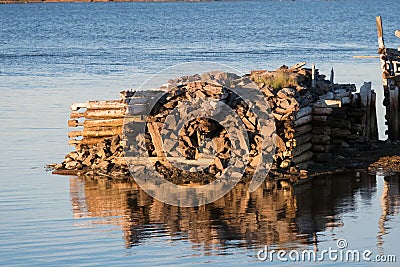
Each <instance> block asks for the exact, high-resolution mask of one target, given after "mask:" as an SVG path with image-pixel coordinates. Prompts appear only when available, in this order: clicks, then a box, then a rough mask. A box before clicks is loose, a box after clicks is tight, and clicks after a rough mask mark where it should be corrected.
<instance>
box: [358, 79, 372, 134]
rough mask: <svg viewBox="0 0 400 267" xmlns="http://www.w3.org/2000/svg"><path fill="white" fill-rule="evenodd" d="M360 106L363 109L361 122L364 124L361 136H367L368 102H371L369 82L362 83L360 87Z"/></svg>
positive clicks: (368, 123) (368, 130)
mask: <svg viewBox="0 0 400 267" xmlns="http://www.w3.org/2000/svg"><path fill="white" fill-rule="evenodd" d="M360 97H361V108H362V109H364V110H365V115H364V116H363V117H362V124H364V125H365V128H364V131H363V133H362V136H365V137H367V138H368V137H369V132H370V121H369V119H370V103H371V82H368V83H364V84H363V85H362V86H361V88H360Z"/></svg>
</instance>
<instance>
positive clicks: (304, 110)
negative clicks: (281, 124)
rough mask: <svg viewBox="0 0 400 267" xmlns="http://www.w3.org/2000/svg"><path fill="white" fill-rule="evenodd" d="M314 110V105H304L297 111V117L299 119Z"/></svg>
mask: <svg viewBox="0 0 400 267" xmlns="http://www.w3.org/2000/svg"><path fill="white" fill-rule="evenodd" d="M312 112H313V108H312V107H310V106H309V107H304V108H302V109H300V110H299V111H297V113H296V116H295V119H296V120H298V119H299V118H301V117H304V116H308V115H310V114H311V113H312Z"/></svg>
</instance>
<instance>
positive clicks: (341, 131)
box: [331, 128, 351, 139]
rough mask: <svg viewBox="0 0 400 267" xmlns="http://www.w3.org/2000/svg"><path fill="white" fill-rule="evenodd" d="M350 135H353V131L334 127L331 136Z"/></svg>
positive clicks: (344, 136) (343, 136)
mask: <svg viewBox="0 0 400 267" xmlns="http://www.w3.org/2000/svg"><path fill="white" fill-rule="evenodd" d="M349 135H351V132H350V131H349V130H344V129H341V128H332V130H331V137H333V138H344V139H346V138H347V137H348V136H349Z"/></svg>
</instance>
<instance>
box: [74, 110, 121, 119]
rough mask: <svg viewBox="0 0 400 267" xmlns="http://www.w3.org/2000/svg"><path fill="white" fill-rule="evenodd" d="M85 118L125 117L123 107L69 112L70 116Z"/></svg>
mask: <svg viewBox="0 0 400 267" xmlns="http://www.w3.org/2000/svg"><path fill="white" fill-rule="evenodd" d="M83 117H85V118H86V119H111V118H123V117H125V109H110V110H86V111H85V112H83V113H77V112H71V115H70V118H71V119H75V118H83Z"/></svg>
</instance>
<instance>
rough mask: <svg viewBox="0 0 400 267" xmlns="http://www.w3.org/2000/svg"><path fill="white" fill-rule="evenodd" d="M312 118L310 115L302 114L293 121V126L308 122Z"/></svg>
mask: <svg viewBox="0 0 400 267" xmlns="http://www.w3.org/2000/svg"><path fill="white" fill-rule="evenodd" d="M312 119H313V116H312V115H307V116H303V117H301V118H299V119H297V120H295V121H294V127H298V126H301V125H304V124H307V123H310V122H311V121H312Z"/></svg>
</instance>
